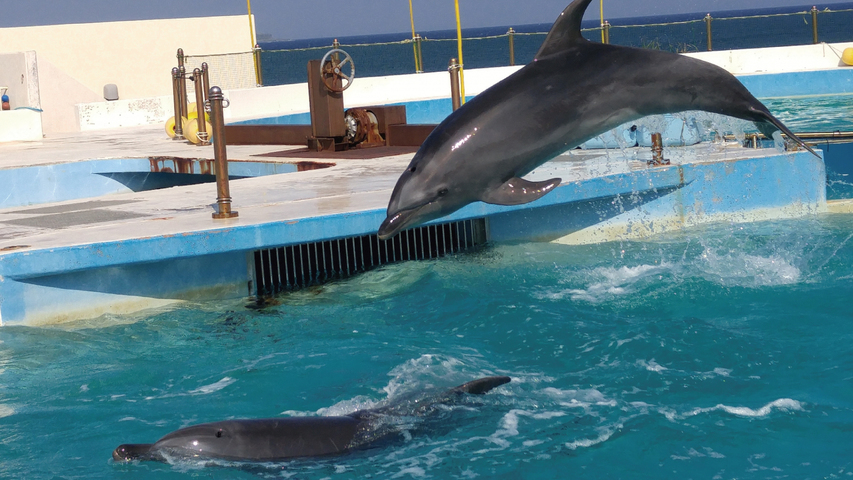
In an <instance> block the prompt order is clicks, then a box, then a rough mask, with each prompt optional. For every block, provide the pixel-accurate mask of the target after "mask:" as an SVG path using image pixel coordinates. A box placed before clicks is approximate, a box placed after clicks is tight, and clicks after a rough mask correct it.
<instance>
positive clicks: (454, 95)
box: [447, 58, 462, 112]
mask: <svg viewBox="0 0 853 480" xmlns="http://www.w3.org/2000/svg"><path fill="white" fill-rule="evenodd" d="M447 71H448V72H450V101H451V103H452V104H453V111H454V112H455V111H456V110H457V109H458V108H459V107H460V106H462V104H461V102H460V101H459V62H457V61H456V59H455V58H451V59H450V64H448V66H447Z"/></svg>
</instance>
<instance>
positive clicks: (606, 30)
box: [604, 20, 610, 43]
mask: <svg viewBox="0 0 853 480" xmlns="http://www.w3.org/2000/svg"><path fill="white" fill-rule="evenodd" d="M604 43H610V22H608V21H607V20H605V21H604Z"/></svg>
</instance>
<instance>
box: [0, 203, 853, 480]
mask: <svg viewBox="0 0 853 480" xmlns="http://www.w3.org/2000/svg"><path fill="white" fill-rule="evenodd" d="M851 298H853V216H851V215H834V216H833V215H827V216H821V217H817V218H812V219H807V220H796V221H779V222H764V223H756V224H748V225H716V226H712V227H707V228H702V229H691V230H689V231H687V232H682V233H678V234H673V235H669V236H664V237H659V238H656V239H655V240H654V241H648V242H622V243H606V244H601V245H593V246H564V245H555V244H538V243H536V244H521V245H502V246H493V247H489V248H485V249H483V250H481V251H479V252H475V253H472V254H466V255H460V256H456V257H451V258H445V259H440V260H434V261H424V262H409V263H405V264H398V265H392V266H386V267H383V268H381V269H379V270H376V271H373V272H370V273H367V274H363V275H360V276H357V277H354V278H351V279H349V280H346V281H340V282H337V283H334V284H330V285H326V286H324V287H319V288H313V289H310V290H306V291H302V292H297V293H293V294H289V295H282V296H279V297H277V299H276V300H277V302H278V304H277V305H271V306H267V307H265V308H263V309H257V308H248V307H247V305H246V304H245V303H242V302H236V303H221V304H203V305H200V304H190V305H185V306H183V307H180V308H176V309H172V310H168V311H162V312H155V313H151V314H149V315H146V316H142V317H139V318H127V317H104V318H100V319H97V320H95V321H90V322H87V323H78V324H74V325H71V326H67V327H65V328H61V329H60V328H49V329H42V328H28V327H4V328H2V329H0V477H2V478H29V479H42V478H44V479H53V478H63V479H80V478H87V479H90V478H126V479H136V478H140V479H141V478H145V479H148V478H165V479H169V478H175V479H178V478H228V479H233V478H247V479H248V478H298V479H324V478H329V479H351V478H352V479H355V478H359V479H361V478H403V479H409V478H416V479H420V478H437V479H446V478H458V479H470V478H499V479H552V478H590V479H614V478H658V479H662V478H672V479H687V478H708V479H716V478H719V479H732V478H738V479H745V478H749V479H751V478H798V479H809V478H814V479H818V478H847V477H849V476H850V475H851V472H853V456H851V453H853V451H851V442H850V436H851V433H853V350H851V348H850V344H851V341H853V313H851V307H850V299H851ZM489 374H501V375H509V376H511V377H512V379H513V381H512V383H510V384H508V385H505V386H503V387H500V388H499V389H497V390H495V391H493V392H491V393H490V394H488V395H485V396H483V397H482V398H478V399H476V400H472V401H468V402H465V403H464V404H463V405H459V406H455V407H451V408H450V409H449V410H448V411H446V412H443V413H442V414H440V415H439V416H438V418H425V419H424V418H405V419H403V420H402V421H401V424H402V426H403V428H404V430H405V431H404V432H403V434H401V435H400V438H398V439H397V440H396V441H392V442H389V443H386V444H382V445H379V446H376V447H375V448H372V449H369V450H365V451H358V452H354V453H351V454H346V455H342V456H335V457H328V458H321V459H311V460H298V461H292V462H286V463H281V464H262V465H221V464H220V465H214V466H205V465H202V464H197V463H189V462H178V463H175V464H159V463H131V464H116V463H113V461H112V460H111V459H110V453H111V451H112V449H113V448H115V447H116V446H117V445H119V444H120V443H126V442H152V441H154V440H156V439H157V438H159V437H160V436H162V435H164V434H166V433H168V432H170V431H172V430H174V429H177V428H179V427H182V426H185V425H188V424H193V423H199V422H207V421H216V420H222V419H227V418H234V417H237V418H240V417H242V418H247V417H248V418H252V417H270V416H278V415H334V414H343V413H347V412H351V411H354V410H356V409H360V408H366V407H370V406H374V405H377V404H380V403H382V402H386V401H389V400H394V399H397V398H402V397H405V395H406V394H407V393H411V392H415V391H419V390H421V389H429V388H432V387H436V388H437V387H450V386H453V385H456V384H459V383H462V382H464V381H467V380H470V379H472V378H474V377H478V376H481V375H489Z"/></svg>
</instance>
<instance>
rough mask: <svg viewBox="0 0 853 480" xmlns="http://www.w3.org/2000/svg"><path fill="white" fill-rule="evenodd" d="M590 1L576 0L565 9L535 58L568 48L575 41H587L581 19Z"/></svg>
mask: <svg viewBox="0 0 853 480" xmlns="http://www.w3.org/2000/svg"><path fill="white" fill-rule="evenodd" d="M590 1H591V0H575V1H574V2H572V3H571V4H570V5H569V6H568V7H566V9H565V10H563V13H561V14H560V16H559V17H558V18H557V21H556V22H554V25H553V26H552V27H551V31H549V32H548V36H547V37H545V41H544V42H542V46H541V47H539V51H538V52H536V56H535V57H533V59H534V60H539V59H540V58H542V57H547V56H548V55H552V54H554V53H558V52H562V51H564V50H568V49H569V48H570V47H571V46H572V45H574V44H575V43H577V42H580V41H585V39H584V38H583V36H582V35H581V20H583V14H584V12H585V11H586V7H588V6H589V2H590Z"/></svg>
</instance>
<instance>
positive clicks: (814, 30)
mask: <svg viewBox="0 0 853 480" xmlns="http://www.w3.org/2000/svg"><path fill="white" fill-rule="evenodd" d="M811 12H812V42H813V43H818V41H817V7H815V6H812V10H811Z"/></svg>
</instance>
